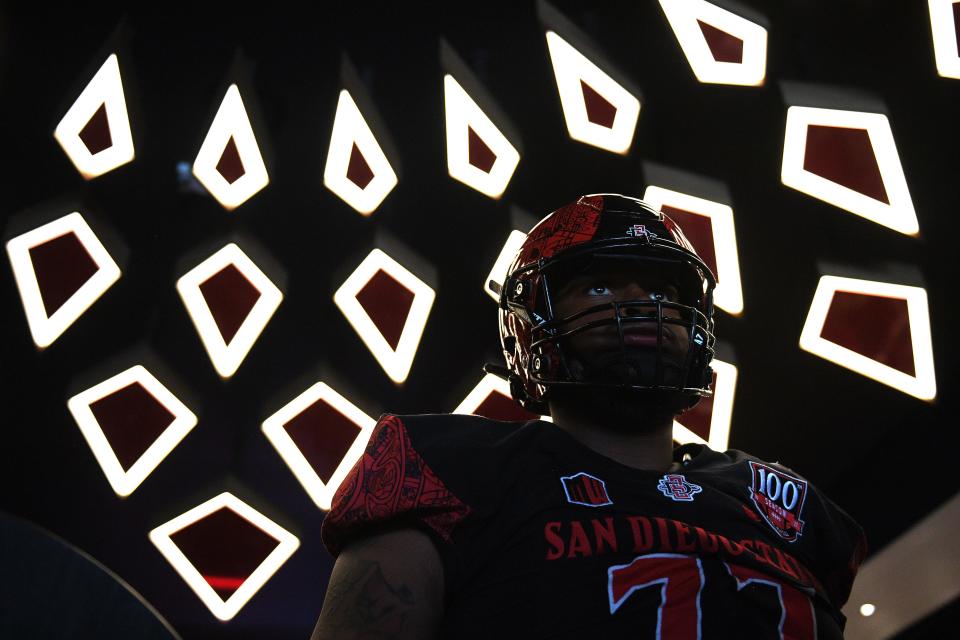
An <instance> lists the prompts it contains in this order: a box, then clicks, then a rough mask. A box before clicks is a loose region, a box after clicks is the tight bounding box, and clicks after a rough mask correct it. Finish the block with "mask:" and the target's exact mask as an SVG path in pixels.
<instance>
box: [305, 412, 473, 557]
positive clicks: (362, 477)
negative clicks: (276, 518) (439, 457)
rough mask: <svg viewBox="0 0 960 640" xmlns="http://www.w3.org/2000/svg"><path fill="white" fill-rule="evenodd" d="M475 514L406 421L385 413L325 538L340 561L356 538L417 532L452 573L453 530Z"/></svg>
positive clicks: (342, 490)
mask: <svg viewBox="0 0 960 640" xmlns="http://www.w3.org/2000/svg"><path fill="white" fill-rule="evenodd" d="M470 513H471V507H470V506H468V505H467V504H466V503H465V502H463V501H462V500H461V499H460V498H459V497H458V496H456V495H454V494H453V493H452V492H451V491H450V490H449V489H448V488H447V486H446V485H445V484H444V482H443V480H441V478H440V477H439V476H437V474H436V473H435V472H434V470H433V469H432V468H431V466H430V465H429V464H427V460H426V459H425V458H424V456H423V455H422V453H421V452H420V451H418V450H417V449H415V448H414V446H413V444H412V442H411V438H410V434H409V432H408V428H407V426H406V425H405V424H404V420H403V419H401V417H400V416H397V415H393V414H384V415H382V416H381V417H380V419H379V421H378V422H377V424H376V426H375V427H374V429H373V432H372V434H371V436H370V440H369V442H368V444H367V446H366V449H365V450H364V452H363V455H362V456H361V458H360V459H359V460H358V461H357V463H356V464H355V465H354V466H353V468H352V469H351V470H350V472H349V474H348V475H347V476H346V478H344V480H343V482H342V483H341V484H340V487H339V488H338V489H337V491H336V493H335V494H334V496H333V501H332V505H331V509H330V512H329V513H328V514H327V516H326V518H325V519H324V521H323V525H322V528H321V537H322V540H323V544H324V546H326V548H327V550H328V551H329V552H330V554H331V555H333V556H334V557H337V556H338V555H339V554H340V552H341V551H342V550H343V548H344V547H345V546H346V545H347V544H349V543H350V542H351V541H353V540H355V539H359V538H362V537H364V536H367V535H370V534H375V533H380V532H385V531H389V530H392V529H398V528H407V527H412V528H415V529H418V530H421V531H423V532H424V533H426V534H427V535H428V536H430V538H431V539H432V540H433V542H434V544H435V545H436V547H437V550H438V551H439V552H440V555H441V560H442V561H443V563H444V568H445V570H448V569H449V568H450V567H449V565H450V563H452V562H454V554H455V551H454V549H453V544H452V533H453V530H454V528H455V527H457V525H458V524H459V523H461V521H463V520H464V519H465V518H466V517H467V516H468V515H469V514H470Z"/></svg>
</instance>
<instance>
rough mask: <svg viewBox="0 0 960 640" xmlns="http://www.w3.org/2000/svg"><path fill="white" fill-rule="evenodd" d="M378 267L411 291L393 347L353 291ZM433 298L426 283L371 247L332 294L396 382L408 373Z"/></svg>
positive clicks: (361, 287) (361, 286) (360, 287)
mask: <svg viewBox="0 0 960 640" xmlns="http://www.w3.org/2000/svg"><path fill="white" fill-rule="evenodd" d="M380 270H383V271H385V272H386V273H388V274H389V275H390V276H391V277H393V278H394V279H395V280H397V282H399V283H400V284H402V285H403V286H404V287H406V288H407V289H409V290H410V291H412V292H413V303H412V304H411V305H410V312H409V313H408V314H407V321H406V322H405V323H404V325H403V331H402V332H401V333H400V340H399V342H398V343H397V349H396V351H394V350H393V348H392V347H391V346H390V343H388V342H387V339H386V338H384V337H383V334H381V333H380V330H379V329H377V326H376V324H374V322H373V320H371V319H370V316H369V315H367V312H366V311H365V310H364V309H363V306H361V304H360V302H359V301H357V294H358V293H359V292H360V291H361V290H362V289H363V287H364V286H366V284H367V283H368V282H369V281H370V279H371V278H373V276H374V275H376V273H377V272H378V271H380ZM435 298H436V293H435V292H434V291H433V289H431V288H430V286H428V285H427V284H426V283H424V282H423V281H422V280H420V278H418V277H417V276H415V275H413V274H412V273H411V272H410V271H408V270H407V269H406V267H404V266H403V265H402V264H400V263H399V262H397V261H396V260H394V259H393V258H391V257H390V256H388V255H387V254H386V253H384V252H383V251H381V250H380V249H374V250H373V251H371V252H370V253H369V254H368V255H367V257H366V258H364V259H363V262H361V263H360V264H359V265H358V266H357V268H356V269H354V271H353V273H351V274H350V277H348V278H347V279H346V280H345V281H344V282H343V284H342V285H340V288H339V289H337V291H336V293H334V294H333V301H334V302H335V303H336V305H337V306H338V307H340V311H342V312H343V315H344V316H346V318H347V321H349V322H350V325H351V326H352V327H353V329H354V330H355V331H356V332H357V334H358V335H359V336H360V339H361V340H363V343H364V344H365V345H367V348H368V349H370V352H371V353H372V354H373V356H374V357H375V358H376V359H377V362H379V363H380V366H381V367H383V370H384V371H385V372H386V373H387V375H388V376H389V377H390V379H391V380H393V381H394V382H395V383H397V384H401V383H403V382H404V381H405V380H406V379H407V375H408V374H409V373H410V367H411V366H412V365H413V358H414V356H416V353H417V347H418V346H419V344H420V338H421V337H422V336H423V329H424V327H425V326H426V324H427V317H428V316H429V315H430V308H431V307H432V306H433V301H434V299H435Z"/></svg>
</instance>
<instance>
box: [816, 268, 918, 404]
mask: <svg viewBox="0 0 960 640" xmlns="http://www.w3.org/2000/svg"><path fill="white" fill-rule="evenodd" d="M837 291H846V292H850V293H861V294H865V295H871V296H883V297H885V298H896V299H900V300H906V302H907V318H908V321H909V323H910V338H911V344H912V347H913V363H914V368H915V371H916V376H911V375H909V374H906V373H904V372H903V371H899V370H897V369H894V368H893V367H890V366H887V365H885V364H883V363H881V362H877V361H876V360H874V359H872V358H868V357H867V356H864V355H862V354H859V353H857V352H856V351H852V350H851V349H847V348H846V347H842V346H840V345H839V344H836V343H834V342H830V341H829V340H826V339H825V338H823V337H821V335H820V334H821V332H822V331H823V325H824V323H825V322H826V319H827V314H828V312H829V311H830V304H831V302H832V301H833V296H834V293H836V292H837ZM800 348H801V349H803V350H804V351H808V352H810V353H812V354H814V355H817V356H820V357H821V358H823V359H825V360H829V361H830V362H833V363H834V364H838V365H840V366H841V367H845V368H847V369H850V370H851V371H855V372H857V373H859V374H861V375H864V376H866V377H868V378H871V379H873V380H876V381H877V382H882V383H883V384H885V385H888V386H891V387H893V388H894V389H898V390H900V391H902V392H904V393H906V394H908V395H911V396H914V397H915V398H920V399H921V400H927V401H932V400H933V399H934V398H936V397H937V380H936V374H935V372H934V368H933V342H932V339H931V336H930V312H929V306H928V304H927V292H926V290H925V289H923V288H921V287H911V286H907V285H900V284H891V283H888V282H877V281H874V280H861V279H859V278H843V277H839V276H829V275H828V276H822V277H821V278H820V282H819V283H818V284H817V291H816V293H814V295H813V301H812V302H811V303H810V311H809V312H808V313H807V320H806V322H805V323H804V325H803V331H802V332H801V333H800Z"/></svg>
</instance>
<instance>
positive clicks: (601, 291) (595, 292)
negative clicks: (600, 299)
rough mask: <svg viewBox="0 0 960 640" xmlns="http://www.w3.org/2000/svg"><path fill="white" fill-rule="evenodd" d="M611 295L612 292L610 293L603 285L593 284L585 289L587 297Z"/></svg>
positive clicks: (608, 288)
mask: <svg viewBox="0 0 960 640" xmlns="http://www.w3.org/2000/svg"><path fill="white" fill-rule="evenodd" d="M611 293H613V292H612V291H610V287H608V286H606V285H603V284H593V285H590V287H588V288H587V295H591V296H608V295H610V294H611Z"/></svg>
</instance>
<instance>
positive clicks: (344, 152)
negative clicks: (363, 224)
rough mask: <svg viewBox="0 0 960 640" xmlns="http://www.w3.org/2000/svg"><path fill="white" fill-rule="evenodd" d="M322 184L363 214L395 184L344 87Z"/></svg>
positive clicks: (380, 151)
mask: <svg viewBox="0 0 960 640" xmlns="http://www.w3.org/2000/svg"><path fill="white" fill-rule="evenodd" d="M323 184H324V185H326V187H327V188H328V189H330V190H331V191H333V192H334V193H335V194H337V195H338V196H339V197H340V198H341V199H342V200H343V201H344V202H346V203H347V204H349V205H350V206H351V207H353V208H354V209H356V210H357V211H358V212H359V213H361V214H363V215H370V214H371V213H373V212H374V211H375V210H376V208H377V207H379V206H380V203H381V202H383V199H384V198H386V197H387V194H389V193H390V191H391V190H392V189H393V188H394V187H395V186H396V185H397V174H396V173H395V172H394V170H393V167H391V166H390V162H389V160H387V156H386V155H384V153H383V150H382V149H381V148H380V145H379V144H378V143H377V139H376V138H375V137H374V135H373V132H372V131H371V130H370V127H369V125H367V122H366V120H364V118H363V114H362V113H360V109H359V108H358V107H357V104H356V102H354V100H353V98H352V97H351V96H350V93H349V92H348V91H347V90H345V89H344V90H342V91H341V92H340V100H339V102H338V103H337V115H336V117H335V118H334V121H333V132H332V133H331V134H330V149H329V150H328V152H327V165H326V168H325V169H324V172H323Z"/></svg>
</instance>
